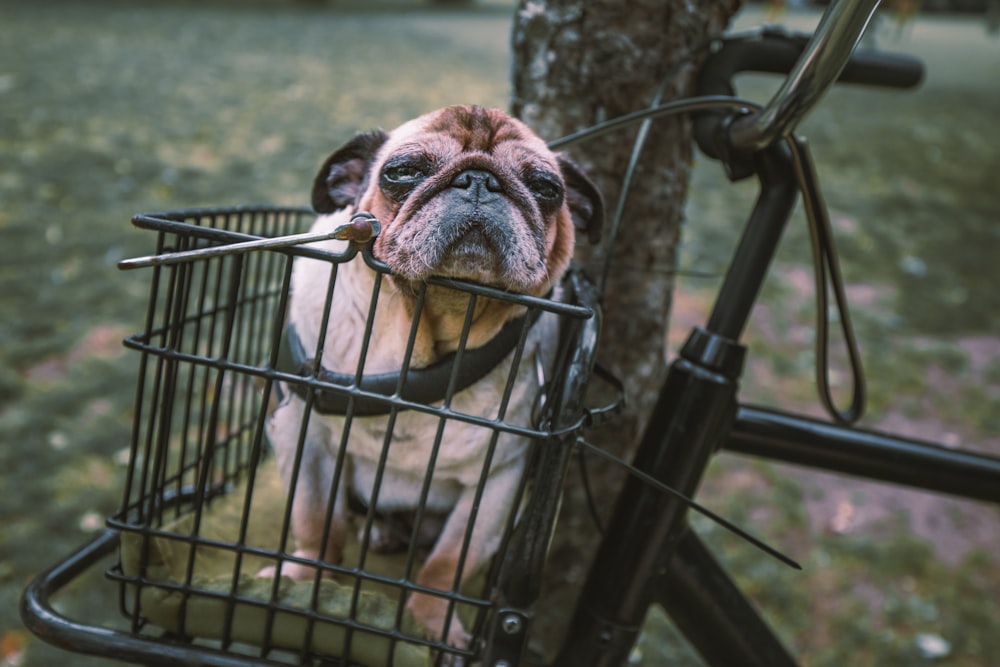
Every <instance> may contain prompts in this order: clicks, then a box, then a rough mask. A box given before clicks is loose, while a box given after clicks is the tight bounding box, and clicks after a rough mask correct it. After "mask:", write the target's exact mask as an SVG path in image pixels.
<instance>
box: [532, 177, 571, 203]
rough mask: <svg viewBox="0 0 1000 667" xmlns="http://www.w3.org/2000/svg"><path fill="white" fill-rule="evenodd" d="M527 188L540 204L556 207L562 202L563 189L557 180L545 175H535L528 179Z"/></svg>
mask: <svg viewBox="0 0 1000 667" xmlns="http://www.w3.org/2000/svg"><path fill="white" fill-rule="evenodd" d="M528 189H529V190H531V194H532V195H534V197H535V199H537V200H538V203H539V204H540V205H542V206H551V207H553V208H554V207H556V206H558V205H559V204H561V203H562V196H563V189H562V185H560V184H559V182H558V181H556V180H554V179H552V178H549V177H545V176H536V177H535V178H532V179H530V180H529V181H528Z"/></svg>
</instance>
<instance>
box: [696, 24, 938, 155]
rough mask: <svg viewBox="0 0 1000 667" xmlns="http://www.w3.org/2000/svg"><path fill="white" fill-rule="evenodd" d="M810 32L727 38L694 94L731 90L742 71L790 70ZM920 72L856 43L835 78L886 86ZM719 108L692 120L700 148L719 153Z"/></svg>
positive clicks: (909, 61) (917, 65)
mask: <svg viewBox="0 0 1000 667" xmlns="http://www.w3.org/2000/svg"><path fill="white" fill-rule="evenodd" d="M808 39H809V36H808V35H795V34H790V33H787V32H785V31H784V30H773V29H772V30H765V32H764V33H763V34H762V35H760V37H757V38H754V39H745V38H744V39H734V40H729V41H725V42H724V43H723V45H722V48H721V49H719V50H718V51H716V52H715V53H714V54H712V55H711V56H709V58H708V59H707V60H706V61H705V64H704V65H703V66H702V69H701V73H700V74H699V77H698V83H697V94H698V95H733V94H735V90H734V88H733V77H735V76H736V75H737V74H739V73H740V72H762V73H768V74H788V73H789V72H791V71H792V69H793V68H794V67H795V64H796V63H797V62H798V60H799V58H800V57H801V56H802V52H803V51H804V49H805V47H806V44H807V43H808ZM923 76H924V65H923V62H922V61H921V60H920V59H918V58H915V57H913V56H910V55H905V54H899V53H887V52H884V51H877V50H874V49H856V50H855V51H854V53H853V54H852V55H851V58H850V60H848V62H847V65H846V66H845V67H844V69H843V71H842V72H841V74H840V76H839V77H838V79H837V82H838V83H854V84H861V85H868V86H882V87H887V88H900V89H905V88H913V87H916V86H917V85H919V84H920V82H921V81H922V80H923ZM721 117H722V115H721V114H718V113H705V114H700V115H699V117H698V118H697V119H696V121H695V138H696V139H697V141H698V146H699V148H701V150H702V152H704V153H706V154H707V155H709V156H711V157H713V158H717V159H718V158H719V157H720V151H719V147H718V146H717V145H716V143H717V140H718V136H717V130H718V122H719V120H720V119H721Z"/></svg>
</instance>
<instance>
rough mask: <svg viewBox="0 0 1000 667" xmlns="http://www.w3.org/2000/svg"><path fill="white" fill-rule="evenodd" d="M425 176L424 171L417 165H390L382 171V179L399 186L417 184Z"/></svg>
mask: <svg viewBox="0 0 1000 667" xmlns="http://www.w3.org/2000/svg"><path fill="white" fill-rule="evenodd" d="M425 175H426V174H425V173H424V170H423V169H422V168H421V167H419V166H417V165H415V164H390V165H386V167H385V169H383V170H382V178H384V179H385V180H387V181H389V182H390V183H395V184H399V185H404V184H411V183H416V182H418V181H421V180H423V178H424V176H425Z"/></svg>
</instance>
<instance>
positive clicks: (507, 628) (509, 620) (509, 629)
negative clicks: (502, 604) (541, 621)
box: [500, 614, 521, 635]
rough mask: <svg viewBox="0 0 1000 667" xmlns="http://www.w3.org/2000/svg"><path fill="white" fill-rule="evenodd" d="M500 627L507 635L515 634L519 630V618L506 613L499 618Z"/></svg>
mask: <svg viewBox="0 0 1000 667" xmlns="http://www.w3.org/2000/svg"><path fill="white" fill-rule="evenodd" d="M500 627H502V628H503V631H504V632H506V633H507V634H508V635H516V634H517V633H518V632H520V631H521V618H520V617H519V616H515V615H514V614H507V615H506V616H504V617H503V618H502V619H501V620H500Z"/></svg>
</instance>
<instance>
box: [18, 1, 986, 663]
mask: <svg viewBox="0 0 1000 667" xmlns="http://www.w3.org/2000/svg"><path fill="white" fill-rule="evenodd" d="M924 4H925V11H922V12H919V13H915V8H916V5H906V4H900V7H901V9H902V11H901V12H900V13H896V14H892V13H886V14H885V15H884V16H882V17H881V18H880V19H879V21H878V22H877V24H876V25H875V27H874V28H873V30H872V32H871V34H870V35H869V36H868V37H867V42H868V43H869V44H877V45H878V46H880V47H882V48H887V49H895V50H900V51H905V52H909V53H914V54H917V55H920V56H921V57H923V58H924V59H925V60H926V62H927V64H928V74H927V79H926V82H925V84H924V86H923V87H922V88H921V89H920V90H919V91H917V92H908V93H899V92H883V91H871V90H860V89H846V88H845V89H842V90H837V91H835V92H833V93H831V94H830V95H829V97H828V99H827V103H826V104H825V105H824V106H823V108H822V109H820V110H819V111H817V112H815V113H814V114H813V115H812V116H811V117H810V118H809V119H808V121H807V123H806V125H805V127H804V128H803V131H804V133H805V134H806V135H807V136H809V137H810V140H811V143H812V147H813V152H814V155H815V157H816V159H817V162H818V168H819V172H820V177H821V179H822V182H823V184H824V186H825V194H826V197H827V200H828V203H829V205H830V208H831V212H832V217H833V222H834V226H835V230H836V233H837V241H838V243H839V245H840V249H841V253H842V261H843V263H844V272H845V276H846V280H847V282H848V284H849V290H848V291H849V296H850V299H851V307H852V311H853V313H854V316H855V320H856V325H857V328H858V330H859V334H860V339H861V345H862V349H863V352H864V354H865V360H866V367H867V371H868V376H869V388H870V394H871V405H870V410H869V416H868V417H867V419H866V424H867V425H868V426H872V427H878V428H882V429H887V430H891V431H894V432H900V433H904V434H906V435H911V436H919V437H924V438H930V439H935V440H938V441H940V442H943V443H944V444H946V445H948V446H959V445H961V446H969V447H974V448H977V449H980V450H985V451H990V452H992V453H994V454H998V455H1000V291H998V290H995V289H994V283H995V281H996V279H997V277H998V276H1000V268H998V263H1000V195H998V188H997V185H998V182H997V173H1000V159H998V155H1000V145H998V142H997V138H996V129H995V123H996V119H997V118H1000V87H998V85H997V82H998V81H1000V40H998V39H997V37H996V36H995V35H994V34H991V32H990V30H991V28H992V27H994V26H991V23H990V22H991V21H992V20H995V18H996V17H995V16H994V17H992V18H991V17H990V15H989V14H988V10H989V9H990V3H988V2H986V1H983V2H979V3H975V2H972V3H945V2H937V3H930V2H926V3H924ZM993 5H995V3H993ZM514 9H515V3H513V2H511V1H510V0H494V1H486V0H479V1H477V2H468V3H438V4H434V3H427V2H417V1H407V2H404V1H403V0H384V1H380V0H376V1H374V2H362V1H361V0H355V1H350V0H337V1H336V2H334V1H331V2H329V3H323V2H311V3H305V2H298V3H296V2H292V1H291V0H228V1H227V0H201V1H199V2H194V1H176V2H166V1H163V2H144V3H136V2H126V1H124V0H122V1H118V2H116V1H114V0H93V1H90V2H71V1H69V0H67V1H64V2H60V1H57V0H48V1H44V2H42V1H35V2H16V1H15V2H5V3H3V4H0V238H2V243H0V490H2V493H0V511H2V515H3V517H4V520H3V522H2V524H0V601H2V604H0V667H14V666H18V665H20V666H31V667H41V666H43V665H52V664H57V663H59V664H65V665H80V666H90V665H101V664H108V663H107V661H104V660H100V659H94V658H86V657H83V656H78V655H73V654H65V653H62V652H60V651H57V650H55V649H52V648H49V647H47V646H46V645H44V644H42V643H41V642H39V641H37V640H35V639H33V638H32V637H31V636H30V635H29V634H28V633H27V632H26V631H25V630H24V629H23V628H22V627H21V624H20V621H19V618H18V613H17V599H18V596H19V594H20V592H21V590H22V589H23V587H24V586H25V585H26V583H27V582H28V581H29V580H30V578H31V577H32V576H33V575H34V574H36V573H37V572H38V571H39V570H40V569H42V568H44V567H46V566H48V565H50V564H52V563H54V562H55V561H56V560H57V559H59V558H61V557H62V556H64V555H65V554H67V553H68V552H69V551H70V550H72V549H73V548H75V547H76V546H77V545H79V544H81V543H82V542H84V541H86V540H87V539H88V537H89V536H90V535H91V534H93V533H94V532H95V531H98V530H100V529H101V528H102V526H103V521H104V517H105V516H106V515H108V514H110V513H112V512H113V511H114V510H115V508H116V506H117V503H118V501H119V497H120V486H121V478H122V471H123V465H124V463H125V458H126V456H127V447H128V444H129V427H130V417H131V405H132V400H133V395H134V383H135V380H134V377H135V359H134V357H133V356H132V354H131V353H126V352H125V351H124V350H123V348H122V346H121V339H122V338H123V337H124V336H125V335H127V334H128V333H130V332H131V331H132V330H133V329H136V328H138V326H139V323H140V321H141V318H142V316H143V312H144V300H145V295H146V290H147V287H148V285H147V283H146V280H147V276H145V275H144V274H142V273H129V274H120V273H119V272H118V271H117V270H116V268H115V265H116V263H117V262H118V261H119V260H120V259H123V258H125V257H129V256H134V255H140V254H148V253H149V252H151V250H152V242H153V239H152V238H151V235H149V234H148V233H143V232H141V231H137V230H135V229H132V228H131V226H130V225H129V222H128V221H129V218H130V217H131V216H132V215H133V214H134V213H137V212H143V211H153V210H164V209H172V208H187V207H194V206H217V205H218V206H222V205H232V204H255V203H275V204H292V205H300V204H306V203H307V202H308V192H309V188H310V185H311V181H312V178H313V175H314V172H315V170H316V169H317V168H318V166H319V165H320V164H321V163H322V161H323V159H324V158H325V157H326V155H327V154H328V153H330V152H331V151H332V150H333V149H334V148H336V147H337V146H338V145H340V144H341V143H342V142H344V141H345V140H346V139H348V138H349V137H350V136H352V135H353V134H354V133H355V132H357V131H359V130H364V129H369V128H372V127H385V128H390V127H393V126H395V125H396V124H398V123H399V122H401V121H403V120H406V119H408V118H411V117H413V116H415V115H418V114H420V113H423V112H426V111H429V110H431V109H433V108H436V107H439V106H442V105H445V104H449V103H458V102H474V103H478V104H483V105H491V106H499V107H506V106H507V103H508V94H509V88H508V80H509V75H508V68H509V57H508V38H509V31H510V25H511V19H512V16H513V12H514ZM956 9H960V10H963V11H962V12H960V13H956V12H955V11H954V10H956ZM930 10H934V11H930ZM994 10H995V7H994ZM818 16H819V13H818V10H817V9H815V8H812V7H806V6H800V5H796V4H793V3H788V6H787V7H786V6H778V5H773V4H765V5H748V6H747V8H746V9H745V10H744V11H743V12H742V13H741V14H740V15H739V17H738V19H737V21H736V26H737V27H749V26H753V25H758V24H760V23H762V22H774V21H778V22H782V23H786V24H787V25H790V26H792V27H795V28H802V29H809V28H810V27H811V26H813V25H814V24H815V22H816V20H817V18H818ZM773 88H774V82H772V81H768V80H766V79H764V78H757V77H745V80H743V81H741V84H740V92H741V93H743V94H745V95H746V96H748V97H756V98H758V99H762V100H763V99H766V95H767V94H768V92H769V91H771V90H773ZM753 196H754V192H753V191H752V188H750V187H749V186H743V185H740V186H736V187H733V186H730V185H729V184H728V183H727V182H726V181H725V178H724V177H723V175H722V173H721V170H720V169H719V168H718V167H717V166H716V165H713V164H710V163H707V162H701V161H699V162H698V163H697V164H696V170H695V179H694V184H693V187H692V190H691V194H690V200H689V204H688V212H687V222H686V225H685V230H684V245H683V252H682V257H683V259H682V264H683V267H684V268H685V269H686V270H689V271H691V272H692V275H691V276H690V277H682V279H681V280H680V283H679V285H678V288H677V292H676V297H675V304H674V313H673V317H672V323H673V325H672V333H671V341H670V343H671V345H676V344H677V342H678V341H679V340H682V339H683V337H684V335H685V334H686V331H687V329H688V328H689V327H690V326H691V325H693V324H696V323H699V322H700V321H701V319H703V318H704V316H705V314H706V313H707V311H708V308H709V307H710V305H711V299H712V295H713V291H714V288H715V286H716V285H717V283H718V281H717V280H716V279H715V278H711V277H709V278H705V277H696V276H695V275H694V272H697V274H698V275H699V276H700V275H701V274H708V275H710V276H711V275H718V274H719V273H720V272H721V271H722V270H723V269H724V266H725V263H726V260H727V259H728V257H729V254H730V252H731V250H732V248H733V244H734V242H735V238H736V232H737V229H738V226H739V224H740V222H741V221H742V219H743V216H744V215H745V213H746V211H747V210H748V207H749V205H750V203H751V202H752V200H753ZM811 281H812V278H811V268H810V259H809V251H808V243H807V234H806V231H805V225H804V222H803V220H802V219H801V216H799V218H797V219H796V221H795V222H793V224H792V227H791V228H790V229H789V230H788V233H787V236H786V238H785V240H784V243H783V246H782V250H781V254H780V256H779V258H778V260H777V263H776V271H775V274H774V275H773V276H772V279H771V280H770V282H769V283H768V285H767V288H766V290H765V292H766V293H765V299H764V301H763V303H762V304H761V305H760V307H759V308H758V309H757V311H756V312H755V315H754V320H753V323H752V324H751V326H750V331H749V332H748V337H747V342H748V343H749V344H750V346H751V353H752V360H753V361H752V363H751V365H750V368H749V373H748V374H747V380H746V391H747V395H748V396H749V398H750V399H751V400H752V401H754V402H757V403H764V404H769V405H780V406H783V407H786V408H794V409H798V410H801V411H804V412H807V413H810V414H821V413H820V409H819V404H818V400H817V398H816V390H815V387H814V382H813V375H812V339H813V331H814V327H813V322H814V317H815V316H814V313H813V307H814V306H813V301H812V282H811ZM834 381H835V384H836V383H838V382H839V383H840V385H841V386H843V384H844V383H845V382H846V377H844V376H843V375H835V377H834ZM701 499H702V500H703V501H704V502H705V503H706V504H707V505H709V506H710V507H712V508H713V509H715V510H716V511H718V512H720V513H721V514H723V515H725V516H727V517H728V518H730V519H732V520H734V521H736V522H737V523H740V524H741V525H744V526H747V527H750V528H752V530H753V532H755V533H756V534H757V535H760V536H763V537H764V538H765V539H767V540H768V541H770V542H771V543H773V544H775V546H777V547H778V548H780V549H782V550H783V551H786V552H788V553H789V554H790V555H792V556H793V557H794V558H796V559H798V560H799V561H800V562H802V563H803V565H804V566H805V572H804V573H792V572H791V571H789V570H787V568H784V567H783V566H781V565H780V564H778V563H776V562H774V561H771V560H769V559H767V558H766V557H765V556H762V555H760V554H759V552H756V551H755V550H752V549H749V548H746V547H744V546H743V545H741V544H739V543H738V542H736V540H735V539H734V538H732V537H730V536H728V535H725V534H722V533H720V532H718V531H716V530H714V529H713V528H712V527H711V526H707V525H700V524H699V527H701V528H703V529H704V530H705V531H706V532H707V533H708V540H709V541H710V542H711V543H712V544H713V545H714V546H716V547H717V548H718V549H719V550H720V552H721V553H722V557H723V560H724V561H725V562H726V564H727V565H728V566H729V567H731V569H732V571H733V572H734V574H735V576H736V577H737V579H738V580H739V581H740V583H741V584H743V585H744V586H746V587H747V589H748V590H750V591H751V593H752V594H753V595H754V598H755V599H756V600H757V601H758V603H759V604H760V605H761V607H763V608H764V610H765V611H766V612H767V613H768V614H769V616H770V618H771V619H772V620H773V622H774V623H775V625H776V626H777V628H778V629H779V631H780V633H781V635H782V637H783V638H784V639H785V640H786V641H787V643H788V644H789V645H790V646H791V647H793V649H794V651H795V652H796V653H797V654H799V655H800V656H801V659H802V661H803V664H804V665H824V666H825V665H830V666H833V665H845V664H850V665H879V666H883V665H922V664H934V665H955V666H962V667H965V666H986V665H1000V614H998V610H1000V569H998V562H1000V549H998V545H1000V512H998V510H997V508H995V507H990V506H985V505H982V504H978V503H972V502H962V501H957V500H953V499H948V498H944V497H941V496H936V495H931V494H924V493H917V492H912V491H906V490H903V489H900V488H896V487H889V486H885V485H875V484H868V483H862V482H857V481H853V480H846V479H844V478H840V477H837V476H833V475H825V474H819V473H815V472H808V471H803V470H798V469H795V468H791V467H785V466H776V465H771V464H764V463H760V462H756V461H751V460H747V459H741V458H738V457H735V456H732V455H722V456H720V457H719V458H718V460H717V462H716V463H714V464H713V468H712V470H711V472H710V476H709V480H708V482H707V486H706V488H705V491H704V493H703V494H702V496H701ZM116 604H117V603H116V599H115V596H114V594H113V589H112V588H110V587H109V586H108V585H107V584H105V583H104V582H103V580H102V578H101V576H100V573H96V574H95V575H94V576H92V577H88V578H86V579H85V580H82V581H81V582H79V583H78V584H76V585H75V586H74V587H73V590H71V591H70V592H69V594H68V595H66V596H64V598H62V599H61V600H60V605H61V608H63V609H65V610H66V611H67V613H70V614H71V615H73V614H75V615H76V617H78V618H79V617H81V616H82V617H84V618H86V619H88V620H96V619H101V618H107V619H108V621H107V622H108V623H113V622H114V619H115V618H116ZM671 636H672V630H671V629H670V628H669V626H668V623H667V622H666V621H665V619H663V618H661V617H659V616H656V615H654V616H653V617H652V618H651V619H650V621H649V623H648V627H647V632H646V633H645V636H644V640H643V643H642V645H641V646H640V648H639V649H638V650H637V651H636V654H635V656H634V657H635V661H636V663H637V664H649V665H660V664H666V663H667V661H668V659H669V660H674V661H675V662H673V663H670V664H680V665H697V664H699V663H698V661H697V659H696V658H695V657H694V656H692V655H690V654H689V653H687V652H686V651H685V650H684V649H683V648H681V649H676V648H673V646H672V644H671V641H670V639H669V638H670V637H671Z"/></svg>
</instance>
